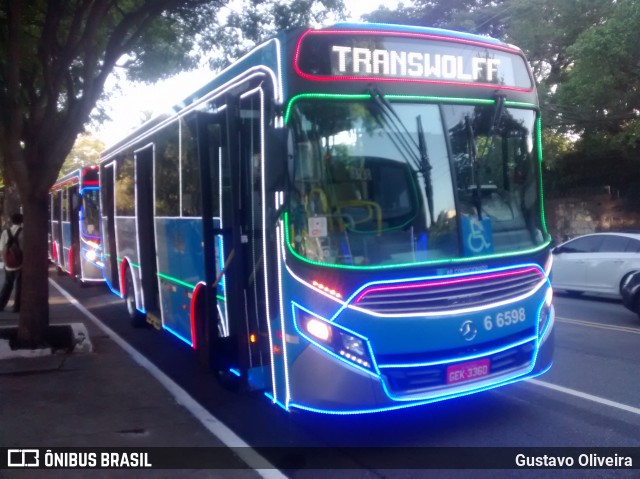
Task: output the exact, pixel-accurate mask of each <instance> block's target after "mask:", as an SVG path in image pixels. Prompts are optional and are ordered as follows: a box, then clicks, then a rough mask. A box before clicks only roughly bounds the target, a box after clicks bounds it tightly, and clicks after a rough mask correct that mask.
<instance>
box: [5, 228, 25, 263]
mask: <svg viewBox="0 0 640 479" xmlns="http://www.w3.org/2000/svg"><path fill="white" fill-rule="evenodd" d="M21 232H22V228H18V231H16V234H15V235H12V234H11V229H10V228H7V235H9V240H8V241H7V246H6V247H5V248H4V253H3V257H4V258H3V259H4V265H5V267H6V268H12V269H16V268H19V267H20V266H22V249H20V243H19V242H18V236H19V235H20V233H21Z"/></svg>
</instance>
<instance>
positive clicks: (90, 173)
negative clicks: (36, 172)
mask: <svg viewBox="0 0 640 479" xmlns="http://www.w3.org/2000/svg"><path fill="white" fill-rule="evenodd" d="M98 173H99V167H98V166H97V165H95V166H86V167H83V168H80V169H77V170H75V171H72V172H71V173H68V174H67V175H65V176H63V177H61V178H60V179H58V181H56V183H55V184H54V185H53V186H52V187H51V189H50V191H49V212H50V218H49V258H50V259H51V261H52V262H53V263H54V264H55V266H56V269H57V270H58V273H60V274H63V273H65V272H66V273H68V274H69V275H71V276H72V277H73V278H75V279H77V280H78V281H79V282H80V284H82V285H84V284H86V283H91V282H104V278H103V274H102V266H103V263H102V259H101V257H102V251H101V246H100V244H101V242H102V239H101V235H100V182H99V178H98Z"/></svg>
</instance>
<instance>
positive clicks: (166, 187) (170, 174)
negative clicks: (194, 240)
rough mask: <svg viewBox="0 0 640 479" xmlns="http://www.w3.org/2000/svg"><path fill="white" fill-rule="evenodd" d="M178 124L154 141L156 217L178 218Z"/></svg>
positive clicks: (164, 131) (166, 129)
mask: <svg viewBox="0 0 640 479" xmlns="http://www.w3.org/2000/svg"><path fill="white" fill-rule="evenodd" d="M179 150H180V144H179V133H178V123H177V122H176V123H173V124H171V125H169V126H167V127H166V128H164V129H163V130H161V131H160V133H158V136H157V141H156V150H155V151H156V162H155V190H156V216H180V165H179Z"/></svg>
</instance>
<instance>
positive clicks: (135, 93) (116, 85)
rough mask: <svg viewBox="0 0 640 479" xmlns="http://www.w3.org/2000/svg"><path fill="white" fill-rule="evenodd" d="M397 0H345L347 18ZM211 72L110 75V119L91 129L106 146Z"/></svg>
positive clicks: (182, 95)
mask: <svg viewBox="0 0 640 479" xmlns="http://www.w3.org/2000/svg"><path fill="white" fill-rule="evenodd" d="M398 3H399V2H398V0H366V1H365V0H346V1H345V4H346V6H347V9H348V10H350V11H351V16H350V18H349V21H357V20H359V19H360V17H361V15H363V14H365V13H369V12H372V11H373V10H376V9H377V8H378V6H380V5H385V6H386V7H387V8H392V6H393V5H397V4H398ZM403 3H404V4H405V5H406V4H407V3H408V2H407V1H406V0H405V1H404V2H403ZM214 75H215V73H214V72H213V71H212V70H210V69H209V68H201V69H199V70H194V71H190V72H183V73H180V74H178V75H176V76H174V77H172V78H170V79H168V80H164V81H161V82H158V83H155V84H152V85H146V84H142V83H130V82H127V81H125V80H117V79H116V78H115V77H114V75H111V77H110V78H109V80H108V81H107V84H106V86H105V88H106V91H108V92H110V98H109V100H108V101H106V102H102V103H101V107H102V108H103V109H104V110H105V111H106V113H107V114H108V116H109V117H110V118H111V120H109V121H106V122H105V123H103V124H102V125H99V126H94V127H91V128H90V132H91V134H92V135H93V136H95V137H96V138H98V139H100V140H102V141H103V142H104V144H105V146H107V147H108V146H110V145H112V144H114V143H115V142H117V141H119V140H120V139H122V138H124V137H125V136H126V135H127V134H128V133H130V132H131V131H132V130H134V129H135V128H137V127H138V126H140V125H141V124H142V123H143V122H144V120H145V116H144V115H145V113H147V114H148V113H151V114H152V116H156V115H158V114H160V113H162V112H164V111H167V110H168V109H170V108H171V107H172V106H173V105H175V104H176V103H178V102H180V101H181V100H183V99H184V98H185V97H187V96H188V95H189V93H191V92H193V91H195V90H196V89H198V88H199V87H201V86H203V85H205V84H206V83H208V82H209V81H210V80H211V78H212V77H213V76H214Z"/></svg>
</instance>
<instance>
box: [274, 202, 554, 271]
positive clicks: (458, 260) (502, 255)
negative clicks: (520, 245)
mask: <svg viewBox="0 0 640 479" xmlns="http://www.w3.org/2000/svg"><path fill="white" fill-rule="evenodd" d="M284 223H285V233H284V236H285V241H286V243H287V248H288V249H289V252H290V253H291V254H292V255H293V256H295V257H296V258H298V259H299V260H301V261H304V262H305V263H309V264H312V265H314V266H324V267H326V268H333V269H352V270H376V271H378V270H381V269H393V268H408V267H411V266H418V265H422V266H424V265H445V264H456V263H467V262H469V261H476V260H485V259H495V258H509V257H511V256H520V255H523V254H530V253H536V252H538V251H542V250H543V249H545V248H546V247H547V246H549V244H550V243H551V238H549V237H548V235H547V241H545V242H544V243H543V244H542V245H540V246H537V247H535V248H530V249H525V250H520V251H513V252H511V253H500V254H490V255H484V256H472V257H464V258H450V259H438V260H432V261H418V262H415V263H401V264H388V265H377V266H354V265H349V264H330V263H321V262H320V261H314V260H311V259H308V258H305V257H304V256H302V255H300V254H299V253H297V252H296V251H294V250H293V248H292V247H291V239H290V237H289V213H288V212H286V213H285V214H284Z"/></svg>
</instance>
